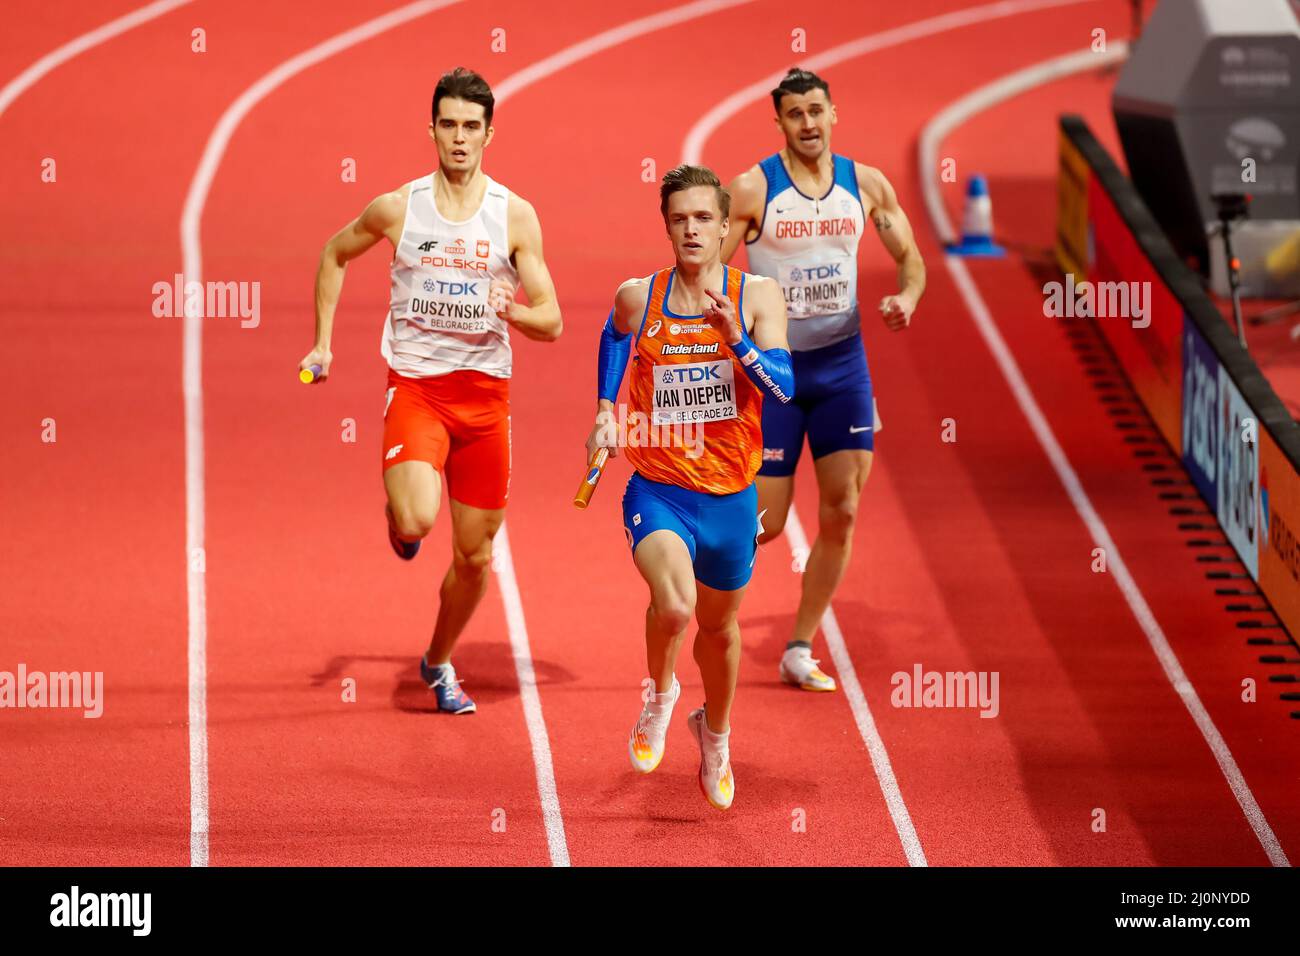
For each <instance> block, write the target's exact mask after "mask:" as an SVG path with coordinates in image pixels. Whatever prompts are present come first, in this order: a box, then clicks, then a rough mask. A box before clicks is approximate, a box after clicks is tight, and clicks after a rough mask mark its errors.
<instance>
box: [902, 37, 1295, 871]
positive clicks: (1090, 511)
mask: <svg viewBox="0 0 1300 956" xmlns="http://www.w3.org/2000/svg"><path fill="white" fill-rule="evenodd" d="M1122 56H1123V51H1120V50H1117V51H1115V52H1114V53H1113V54H1106V55H1102V54H1094V53H1092V52H1091V51H1090V50H1088V51H1083V52H1081V53H1075V54H1070V55H1068V56H1064V57H1058V58H1056V59H1053V60H1048V61H1047V62H1045V63H1041V64H1039V65H1037V66H1034V67H1030V68H1029V69H1026V70H1021V71H1019V72H1017V73H1012V74H1010V75H1008V76H1005V77H1003V78H1002V79H1000V80H997V81H995V82H993V83H990V84H988V85H987V86H984V87H981V88H980V89H978V90H976V91H974V92H973V93H970V94H968V95H967V96H965V97H962V98H961V99H960V100H958V101H957V102H955V103H953V104H952V105H951V106H949V107H948V108H947V109H946V110H944V111H943V112H941V113H940V114H939V115H938V116H936V117H935V118H934V119H933V120H931V121H930V123H929V124H927V126H926V128H925V130H924V131H923V132H922V134H921V142H920V148H919V151H918V156H919V161H920V163H921V166H920V175H921V181H922V182H923V183H927V186H928V187H929V188H932V189H933V190H934V192H935V194H936V197H937V193H938V185H937V182H935V177H936V176H937V174H938V164H937V163H936V162H935V158H936V157H937V156H938V149H939V146H940V144H941V139H942V135H946V134H947V133H949V132H951V131H952V130H954V129H956V128H957V127H958V126H960V125H961V124H962V123H964V122H965V121H966V120H968V119H970V118H971V117H972V116H974V115H975V114H976V113H978V112H979V111H980V110H983V109H987V108H988V107H989V106H991V105H993V104H995V103H1000V102H1002V101H1003V100H1005V99H1007V98H1009V97H1012V96H1016V95H1018V94H1020V93H1023V92H1025V91H1026V90H1028V89H1031V88H1032V87H1034V86H1038V85H1040V84H1042V83H1046V82H1049V81H1051V80H1054V79H1058V78H1060V77H1062V76H1066V75H1068V74H1070V73H1078V72H1082V71H1084V70H1088V69H1099V68H1101V67H1103V66H1106V65H1107V64H1108V63H1110V62H1113V61H1115V60H1116V59H1119V58H1121V57H1122ZM941 124H942V125H941ZM927 206H928V207H929V208H930V214H931V216H932V217H933V218H934V225H935V229H936V230H937V231H938V232H939V233H940V235H943V233H944V229H945V228H946V229H947V230H948V233H949V234H951V233H952V224H951V223H950V222H948V217H947V214H946V212H945V211H944V209H943V203H942V201H940V200H938V199H937V198H936V199H935V201H934V202H931V201H930V199H929V193H927ZM944 262H945V264H946V265H947V266H948V271H949V272H951V273H952V277H953V280H954V281H955V282H956V283H957V287H958V288H959V289H960V290H961V293H962V296H963V298H965V300H966V306H967V308H968V309H969V311H970V314H971V318H972V319H974V321H975V326H976V328H977V329H979V333H980V335H981V336H982V337H983V339H984V343H985V345H987V346H988V349H989V351H990V352H991V353H992V354H993V358H994V359H995V360H996V361H997V364H998V368H999V369H1000V370H1001V371H1002V375H1003V377H1004V378H1005V379H1006V380H1007V385H1008V386H1009V387H1010V389H1011V392H1012V394H1013V395H1014V396H1015V398H1016V403H1017V404H1018V405H1019V406H1020V410H1021V411H1022V412H1023V413H1024V415H1025V419H1026V420H1027V421H1028V422H1029V427H1030V428H1031V429H1032V430H1033V433H1034V437H1035V438H1037V439H1038V443H1039V444H1040V445H1041V446H1042V448H1043V452H1044V453H1045V454H1046V455H1047V458H1048V460H1049V461H1050V462H1051V463H1052V468H1053V469H1054V470H1055V471H1056V476H1057V478H1059V479H1060V481H1061V484H1062V485H1063V486H1064V487H1065V490H1066V493H1067V494H1068V495H1069V496H1070V502H1071V503H1072V504H1073V505H1074V508H1075V510H1076V511H1077V512H1078V513H1079V517H1080V518H1082V519H1083V523H1084V524H1085V525H1086V526H1087V528H1088V532H1089V534H1091V535H1092V538H1093V540H1094V541H1095V542H1096V544H1097V546H1098V547H1101V548H1105V549H1106V557H1107V564H1108V566H1109V567H1110V571H1111V574H1112V575H1113V576H1114V578H1115V583H1116V584H1117V585H1118V586H1119V589H1120V591H1121V592H1122V593H1123V595H1124V599H1125V601H1127V602H1128V606H1129V609H1130V610H1131V611H1132V612H1133V616H1134V618H1136V619H1137V622H1138V624H1139V625H1140V626H1141V628H1142V632H1143V633H1144V634H1145V635H1146V638H1147V641H1148V643H1149V644H1150V645H1151V650H1152V651H1153V652H1154V653H1155V655H1156V658H1157V659H1158V660H1159V661H1160V666H1161V667H1162V668H1163V669H1164V672H1165V676H1166V677H1168V678H1169V683H1170V684H1172V685H1173V688H1174V692H1175V693H1177V694H1178V697H1179V698H1180V699H1181V700H1182V702H1183V704H1184V706H1186V707H1187V710H1188V712H1189V713H1190V714H1191V715H1192V719H1193V720H1194V721H1195V722H1196V726H1197V729H1199V730H1200V732H1201V736H1202V737H1204V738H1205V742H1206V744H1208V745H1209V747H1210V750H1211V752H1212V753H1213V754H1214V759H1215V760H1216V761H1217V762H1218V764H1219V769H1220V770H1221V771H1222V772H1223V776H1224V779H1226V780H1227V782H1228V786H1229V787H1230V788H1231V789H1232V793H1233V796H1235V797H1236V798H1237V803H1238V805H1240V807H1241V812H1242V813H1243V814H1244V815H1245V817H1246V821H1247V823H1249V824H1250V827H1251V829H1252V830H1254V831H1255V836H1256V837H1257V838H1258V839H1259V843H1260V846H1262V847H1263V848H1264V852H1265V853H1266V854H1267V855H1268V859H1269V862H1270V863H1272V864H1273V865H1274V866H1290V865H1291V864H1290V861H1288V860H1287V856H1286V853H1285V852H1284V851H1283V849H1282V845H1281V844H1280V843H1279V842H1278V839H1277V836H1276V835H1275V834H1274V833H1273V830H1272V828H1271V827H1270V826H1269V825H1268V820H1267V819H1265V817H1264V812H1263V811H1262V810H1261V809H1260V807H1259V804H1258V803H1257V802H1256V800H1255V795H1254V794H1253V793H1252V792H1251V789H1250V786H1249V785H1248V784H1247V783H1246V779H1245V777H1243V776H1242V773H1241V770H1240V769H1239V768H1238V767H1237V762H1236V760H1234V759H1233V756H1232V751H1231V750H1229V749H1228V744H1227V742H1226V741H1225V740H1224V739H1223V735H1222V734H1220V733H1219V728H1218V727H1216V726H1215V724H1214V720H1213V719H1212V718H1211V717H1210V714H1209V712H1208V711H1207V710H1206V709H1205V705H1204V704H1202V703H1201V699H1200V697H1199V696H1197V693H1196V689H1195V688H1194V687H1193V686H1192V683H1191V681H1189V680H1188V679H1187V675H1186V674H1185V673H1184V672H1183V668H1182V664H1180V663H1179V661H1178V656H1177V655H1176V654H1175V653H1174V649H1173V648H1172V647H1171V646H1170V645H1169V641H1168V639H1167V638H1166V637H1165V634H1164V631H1163V630H1162V629H1161V627H1160V624H1159V622H1158V621H1156V618H1155V615H1154V614H1153V613H1152V611H1151V608H1150V606H1149V605H1148V604H1147V602H1146V598H1145V597H1143V595H1142V590H1141V588H1139V587H1138V584H1137V582H1136V581H1135V580H1134V579H1133V576H1132V575H1131V574H1130V573H1129V570H1128V566H1127V565H1126V564H1125V563H1124V559H1123V558H1122V557H1121V556H1120V552H1119V548H1118V547H1117V546H1116V544H1115V542H1114V540H1113V539H1112V538H1111V536H1110V532H1109V531H1108V530H1107V528H1106V524H1105V522H1103V521H1102V520H1101V516H1100V515H1099V514H1098V513H1097V510H1096V509H1095V508H1094V507H1093V505H1092V501H1091V500H1089V498H1088V495H1087V493H1086V492H1085V491H1084V490H1083V485H1082V483H1081V482H1080V481H1079V476H1078V475H1077V474H1076V473H1075V471H1074V468H1073V467H1071V465H1070V462H1069V459H1068V458H1067V457H1066V455H1065V451H1064V450H1063V449H1062V448H1061V445H1060V443H1059V442H1058V441H1057V440H1056V435H1055V434H1054V433H1053V431H1052V426H1051V425H1049V424H1048V422H1047V418H1046V416H1045V415H1044V414H1043V412H1042V409H1040V408H1039V406H1038V402H1037V401H1036V400H1035V399H1034V395H1033V392H1032V391H1031V390H1030V388H1029V383H1028V382H1026V381H1025V377H1024V375H1023V374H1021V371H1020V366H1019V365H1018V364H1017V363H1016V360H1015V358H1014V357H1013V356H1012V354H1011V349H1009V348H1008V347H1007V344H1006V341H1005V340H1004V339H1003V338H1002V334H1001V333H1000V332H999V331H998V327H997V325H996V324H995V323H994V321H993V317H992V315H991V314H990V313H989V308H988V305H987V304H985V302H984V298H983V296H981V295H980V291H979V289H978V288H977V287H976V285H975V282H974V280H973V279H972V278H971V275H970V271H969V270H968V269H967V268H966V263H965V261H964V260H962V259H961V258H959V257H957V256H944Z"/></svg>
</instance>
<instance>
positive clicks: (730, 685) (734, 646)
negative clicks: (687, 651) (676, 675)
mask: <svg viewBox="0 0 1300 956" xmlns="http://www.w3.org/2000/svg"><path fill="white" fill-rule="evenodd" d="M697 587H698V597H697V599H696V607H695V617H696V620H697V621H698V622H699V625H700V629H699V631H698V632H697V633H696V635H695V663H696V664H698V665H699V667H700V677H701V678H703V680H704V704H705V707H704V714H705V721H706V722H707V724H708V728H709V730H711V731H713V733H715V734H725V733H727V731H729V730H730V729H731V702H732V700H733V699H734V698H735V696H736V677H737V675H738V674H739V673H740V625H739V624H737V623H736V613H737V612H738V611H739V610H740V602H741V599H742V598H743V597H744V596H745V589H744V588H743V587H741V588H738V589H736V590H734V591H717V590H714V589H713V588H711V587H708V586H707V585H705V584H703V583H700V584H698V586H697Z"/></svg>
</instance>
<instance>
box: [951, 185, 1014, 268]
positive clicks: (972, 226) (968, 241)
mask: <svg viewBox="0 0 1300 956" xmlns="http://www.w3.org/2000/svg"><path fill="white" fill-rule="evenodd" d="M948 251H949V252H950V253H952V254H953V255H955V256H982V257H984V258H990V259H998V258H1001V257H1002V256H1005V255H1006V254H1007V253H1006V250H1005V249H1003V248H1002V247H1001V246H999V245H998V244H997V243H995V242H994V241H993V200H992V199H991V198H990V197H989V183H988V180H987V179H985V178H984V177H983V176H982V175H980V174H978V173H977V174H976V175H974V176H972V177H971V178H970V182H968V183H967V184H966V209H965V211H964V212H963V213H962V217H961V242H956V243H949V245H948Z"/></svg>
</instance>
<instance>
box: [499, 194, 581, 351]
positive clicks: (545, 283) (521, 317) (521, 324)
mask: <svg viewBox="0 0 1300 956" xmlns="http://www.w3.org/2000/svg"><path fill="white" fill-rule="evenodd" d="M507 215H508V216H509V219H510V222H509V224H508V228H507V231H508V233H509V235H510V245H511V247H512V248H511V249H510V254H511V256H513V257H514V262H515V268H516V269H517V270H518V271H519V281H520V283H521V284H522V285H523V287H524V291H525V292H526V293H528V305H523V304H521V303H519V302H516V301H515V298H514V296H515V290H514V289H513V288H511V287H510V284H509V283H507V282H504V281H494V282H493V283H492V287H491V290H492V291H491V293H490V294H491V295H492V296H493V298H494V299H495V302H494V303H493V305H494V307H496V306H499V308H497V310H496V311H497V315H498V316H500V317H501V318H502V319H504V320H505V321H507V322H509V323H510V324H511V325H513V326H514V327H515V328H517V329H518V330H519V331H520V332H522V333H523V334H524V335H526V336H527V337H528V338H530V339H536V340H537V341H538V342H554V341H555V340H556V339H558V338H559V337H560V332H561V331H563V329H564V322H563V320H562V319H561V318H560V303H559V301H558V300H557V299H556V297H555V284H554V283H553V282H552V281H551V271H550V270H549V269H547V268H546V259H545V258H544V257H543V256H542V224H541V221H540V220H538V218H537V210H535V209H534V208H533V206H532V203H530V202H528V201H527V200H525V199H523V198H521V197H519V196H516V195H514V194H513V193H512V194H511V195H510V205H509V212H508V214H507ZM502 303H504V304H502Z"/></svg>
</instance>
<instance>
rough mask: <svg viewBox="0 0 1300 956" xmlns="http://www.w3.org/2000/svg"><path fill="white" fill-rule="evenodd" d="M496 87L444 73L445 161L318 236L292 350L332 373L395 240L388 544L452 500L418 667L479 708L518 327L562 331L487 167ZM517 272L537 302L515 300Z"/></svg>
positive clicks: (415, 536)
mask: <svg viewBox="0 0 1300 956" xmlns="http://www.w3.org/2000/svg"><path fill="white" fill-rule="evenodd" d="M494 102H495V100H494V97H493V95H492V91H491V89H490V88H489V87H488V84H487V83H486V82H485V81H484V80H483V78H482V77H480V76H479V75H478V74H476V73H474V72H472V71H470V70H466V69H464V68H461V67H458V68H456V69H455V70H452V71H451V72H449V73H446V74H444V75H443V76H442V78H441V79H439V81H438V85H437V87H436V88H435V90H434V94H433V122H432V123H430V125H429V136H430V138H431V139H432V140H433V141H434V144H435V145H436V146H437V149H438V169H437V171H435V172H433V173H431V174H429V175H427V176H422V177H420V178H419V179H417V180H414V181H413V182H410V183H407V184H406V185H404V186H402V187H400V188H399V189H396V190H394V191H393V192H390V193H385V194H383V195H382V196H379V197H378V198H376V199H375V200H374V201H373V202H371V203H370V205H369V206H367V207H366V209H365V211H364V212H363V213H362V214H361V215H360V216H359V217H358V218H357V219H356V220H354V221H353V222H351V223H349V224H348V225H347V226H345V227H344V228H343V229H342V230H340V231H339V232H338V233H337V234H336V235H335V236H334V237H333V238H331V239H330V241H329V242H328V243H326V245H325V250H324V252H322V254H321V260H320V271H319V272H318V273H317V276H316V344H315V346H314V347H313V348H312V350H311V351H310V352H309V353H308V354H307V355H306V356H305V357H304V358H303V360H302V362H301V363H299V367H300V368H303V369H306V368H310V367H311V366H313V365H317V366H319V367H320V369H321V371H320V373H319V375H318V376H317V378H316V381H324V380H326V379H327V378H328V376H329V371H330V361H331V358H332V356H331V354H330V336H331V333H332V331H333V327H334V310H335V308H336V306H337V305H338V300H339V294H340V293H341V292H342V289H343V275H344V271H345V269H346V267H347V263H348V261H349V260H351V259H355V258H356V257H357V256H359V255H361V253H363V252H365V251H366V250H367V249H369V248H370V247H372V246H374V245H376V244H378V243H379V241H380V240H382V239H387V240H388V241H389V243H390V244H391V245H392V247H393V260H392V263H391V266H390V269H391V273H392V291H391V294H390V299H389V311H388V318H387V321H386V322H385V324H384V334H383V342H382V347H381V350H382V352H383V355H384V358H385V359H386V360H387V361H388V367H389V372H388V391H387V396H386V400H385V406H384V442H383V475H384V489H385V491H386V492H387V494H388V505H387V515H388V535H389V542H390V543H391V544H392V546H393V550H394V551H396V552H397V554H398V556H399V557H401V558H403V559H405V560H408V561H409V560H410V559H412V558H414V557H415V555H416V553H417V552H418V551H419V548H420V541H421V539H423V538H424V536H425V535H427V534H428V533H429V531H430V529H431V528H432V527H433V523H434V519H435V518H436V517H437V515H438V509H439V506H440V504H441V500H442V496H443V483H444V480H445V482H446V488H447V490H446V494H447V497H448V498H449V499H450V502H451V504H450V508H451V523H452V562H451V567H450V568H448V570H447V574H446V576H445V577H444V578H443V581H442V589H441V591H440V594H439V598H440V600H439V605H438V619H437V623H436V624H435V625H434V630H433V637H432V639H431V641H430V642H429V648H428V651H427V652H426V653H425V655H424V657H423V658H421V661H420V674H421V676H422V677H423V678H424V680H425V682H426V683H428V684H429V686H430V688H431V689H432V690H433V691H434V693H435V695H436V696H437V700H438V708H439V709H440V710H444V711H447V712H450V713H455V714H468V713H473V712H474V710H475V705H474V702H473V701H472V700H471V699H470V698H469V696H468V695H466V693H465V692H464V690H463V689H462V688H461V686H460V681H459V680H458V679H457V677H456V671H455V669H454V668H453V667H452V665H451V652H452V648H453V647H454V646H455V644H456V639H457V638H458V637H460V634H461V632H462V631H463V630H464V629H465V625H466V623H467V622H468V621H469V618H470V615H471V614H472V613H473V611H474V608H475V607H477V605H478V603H479V601H480V600H481V599H482V597H483V593H484V591H485V590H486V589H487V568H488V566H489V564H490V563H491V559H492V538H493V536H494V535H495V534H496V532H497V529H498V528H499V527H500V526H501V521H502V518H503V517H504V515H505V505H506V496H507V494H508V492H509V488H510V398H509V384H510V372H511V354H510V336H509V329H510V327H512V326H513V327H514V328H516V329H518V330H519V331H520V332H521V333H523V334H524V335H526V336H527V337H528V338H531V339H537V340H540V341H545V342H550V341H554V340H555V339H556V338H558V337H559V335H560V330H561V319H560V307H559V303H558V302H557V301H556V297H555V287H554V285H553V284H552V282H551V276H550V272H549V271H548V270H547V268H546V262H545V260H544V258H543V257H542V229H541V224H540V222H539V221H538V219H537V213H536V212H535V211H534V210H533V207H532V206H531V205H530V204H529V203H527V202H526V201H525V200H523V199H522V198H520V197H519V196H517V195H515V194H514V193H512V192H510V190H508V189H506V188H505V187H504V186H502V185H501V184H500V183H498V182H496V181H495V180H493V179H492V178H491V177H489V176H488V175H487V174H486V173H484V172H483V170H482V168H481V164H482V159H483V150H484V148H485V147H486V146H487V145H488V144H489V143H490V142H491V141H492V133H493V128H492V109H493V105H494ZM520 284H522V285H523V288H524V291H525V292H526V294H527V296H528V302H529V304H528V305H524V304H523V303H521V302H517V301H515V298H514V295H515V290H516V288H517V287H518V286H519V285H520Z"/></svg>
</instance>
